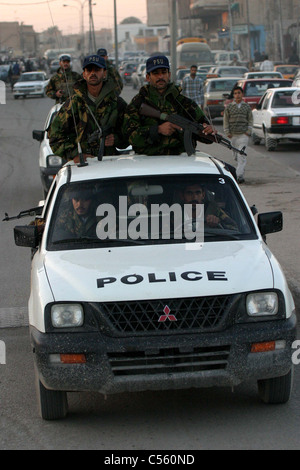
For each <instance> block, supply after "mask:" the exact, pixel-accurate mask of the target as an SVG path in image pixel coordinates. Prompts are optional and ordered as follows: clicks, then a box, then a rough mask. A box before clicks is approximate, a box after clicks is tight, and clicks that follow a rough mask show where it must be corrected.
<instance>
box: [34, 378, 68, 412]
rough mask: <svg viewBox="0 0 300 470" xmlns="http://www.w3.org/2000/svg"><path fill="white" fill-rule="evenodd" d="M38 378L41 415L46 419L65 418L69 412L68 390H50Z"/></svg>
mask: <svg viewBox="0 0 300 470" xmlns="http://www.w3.org/2000/svg"><path fill="white" fill-rule="evenodd" d="M36 380H37V398H38V406H39V412H40V415H41V417H42V418H43V419H46V420H54V419H62V418H65V417H66V415H67V413H68V401H67V392H62V391H57V390H48V389H47V388H45V387H44V385H43V384H42V383H41V381H40V380H39V379H36Z"/></svg>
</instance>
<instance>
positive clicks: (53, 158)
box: [47, 155, 62, 166]
mask: <svg viewBox="0 0 300 470" xmlns="http://www.w3.org/2000/svg"><path fill="white" fill-rule="evenodd" d="M47 165H48V166H61V165H62V158H61V157H58V156H57V155H48V157H47Z"/></svg>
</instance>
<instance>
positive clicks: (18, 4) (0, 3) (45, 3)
mask: <svg viewBox="0 0 300 470" xmlns="http://www.w3.org/2000/svg"><path fill="white" fill-rule="evenodd" d="M49 2H57V0H48V1H47V0H44V1H43V2H33V3H11V2H10V3H4V2H0V5H6V6H10V7H11V6H12V7H23V6H31V5H47V3H49Z"/></svg>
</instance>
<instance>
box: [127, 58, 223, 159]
mask: <svg viewBox="0 0 300 470" xmlns="http://www.w3.org/2000/svg"><path fill="white" fill-rule="evenodd" d="M146 79H147V81H148V83H149V84H148V85H144V86H143V87H142V88H141V89H140V91H139V93H138V94H137V95H136V96H135V97H134V98H133V99H132V101H131V103H130V104H129V105H128V107H127V111H126V113H125V118H124V123H123V133H124V134H125V133H127V135H128V138H129V143H130V144H131V145H132V147H133V150H134V151H135V152H136V153H138V154H145V155H179V154H180V153H183V152H184V151H185V147H184V139H183V133H182V130H181V128H180V127H179V126H177V125H176V124H172V123H171V122H163V121H160V120H158V119H156V118H153V117H148V116H141V115H140V113H139V109H140V106H141V104H142V103H146V104H149V105H150V106H152V107H154V108H156V109H158V110H159V111H160V112H161V113H166V114H168V115H169V114H178V115H180V116H183V117H185V118H187V119H190V120H192V121H196V122H199V123H203V126H204V127H205V129H204V133H205V134H211V133H213V132H214V130H213V128H212V126H210V125H209V122H208V120H207V118H206V116H205V114H204V113H203V111H202V110H201V108H200V107H199V106H198V105H197V104H196V103H195V102H194V101H192V100H191V99H190V98H188V97H186V96H184V95H182V94H181V89H180V88H179V87H178V86H176V85H175V84H173V83H171V74H170V66H169V61H168V58H167V57H165V56H153V57H150V58H149V59H148V60H147V62H146ZM206 143H208V142H207V141H206Z"/></svg>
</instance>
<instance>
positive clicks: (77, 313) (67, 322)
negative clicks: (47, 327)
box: [51, 304, 84, 328]
mask: <svg viewBox="0 0 300 470" xmlns="http://www.w3.org/2000/svg"><path fill="white" fill-rule="evenodd" d="M83 320H84V313H83V308H82V306H81V305H80V304H57V305H52V307H51V321H52V325H53V326H54V328H71V327H73V328H74V327H79V326H82V325H83Z"/></svg>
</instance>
